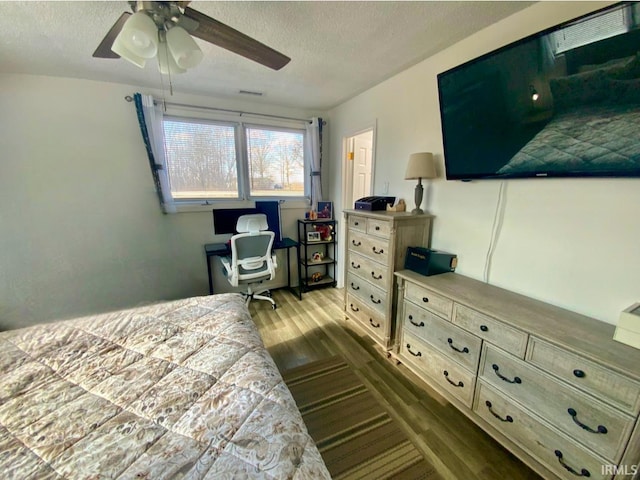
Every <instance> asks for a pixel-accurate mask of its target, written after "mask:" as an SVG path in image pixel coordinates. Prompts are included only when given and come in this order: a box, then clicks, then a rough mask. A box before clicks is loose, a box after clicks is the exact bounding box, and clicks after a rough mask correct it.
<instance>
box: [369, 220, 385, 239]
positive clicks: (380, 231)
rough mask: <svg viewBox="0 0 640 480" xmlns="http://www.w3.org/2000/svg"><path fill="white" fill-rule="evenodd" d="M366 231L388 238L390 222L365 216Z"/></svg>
mask: <svg viewBox="0 0 640 480" xmlns="http://www.w3.org/2000/svg"><path fill="white" fill-rule="evenodd" d="M367 233H368V234H369V235H376V236H378V237H384V238H389V236H390V235H391V223H390V222H389V221H387V220H378V219H375V218H367Z"/></svg>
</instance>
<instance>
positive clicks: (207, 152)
mask: <svg viewBox="0 0 640 480" xmlns="http://www.w3.org/2000/svg"><path fill="white" fill-rule="evenodd" d="M163 125H164V144H165V156H166V174H167V176H168V183H169V186H170V190H171V196H172V198H173V199H174V200H176V201H177V202H180V201H189V200H191V201H194V200H198V201H202V200H215V199H239V198H249V197H254V198H256V197H278V198H283V197H285V198H286V197H297V198H300V197H304V196H306V195H307V194H308V186H307V183H308V182H307V181H306V179H307V177H308V175H305V172H308V171H309V170H308V168H307V166H306V162H305V154H304V152H305V130H304V129H295V128H282V127H273V126H264V125H246V124H243V123H235V122H217V121H208V120H200V119H186V118H178V117H165V118H164V120H163Z"/></svg>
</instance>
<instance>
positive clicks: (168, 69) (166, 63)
mask: <svg viewBox="0 0 640 480" xmlns="http://www.w3.org/2000/svg"><path fill="white" fill-rule="evenodd" d="M158 68H159V69H160V73H161V74H162V75H174V74H177V73H185V72H186V71H187V70H186V69H184V68H180V67H179V66H178V64H177V63H176V61H175V60H174V59H173V56H172V55H171V54H170V53H169V50H168V48H167V44H166V42H160V43H159V44H158Z"/></svg>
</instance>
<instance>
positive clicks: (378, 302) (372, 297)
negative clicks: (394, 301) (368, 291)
mask: <svg viewBox="0 0 640 480" xmlns="http://www.w3.org/2000/svg"><path fill="white" fill-rule="evenodd" d="M369 297H371V301H372V302H373V303H375V304H376V305H377V304H380V303H382V300H376V299H375V297H374V296H373V295H369Z"/></svg>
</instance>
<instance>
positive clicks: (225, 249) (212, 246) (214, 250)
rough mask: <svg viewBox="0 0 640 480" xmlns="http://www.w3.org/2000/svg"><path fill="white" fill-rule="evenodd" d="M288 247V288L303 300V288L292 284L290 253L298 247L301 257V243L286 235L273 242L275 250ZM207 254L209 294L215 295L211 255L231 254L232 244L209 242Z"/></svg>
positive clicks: (297, 256)
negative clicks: (294, 286) (296, 287)
mask: <svg viewBox="0 0 640 480" xmlns="http://www.w3.org/2000/svg"><path fill="white" fill-rule="evenodd" d="M285 248H286V249H287V288H288V289H289V291H290V292H291V293H293V294H294V295H297V296H298V300H302V289H300V288H298V291H297V292H296V291H295V289H294V288H293V287H292V286H291V268H290V267H291V266H290V264H289V256H290V255H289V253H290V252H291V249H292V248H295V249H296V259H298V258H299V257H300V244H299V243H298V242H296V241H295V240H292V239H291V238H288V237H285V238H283V239H282V240H280V241H278V242H274V243H273V250H282V249H285ZM204 251H205V253H206V255H207V274H208V275H209V295H213V275H212V273H211V261H210V260H211V257H226V256H229V255H231V245H230V244H228V243H207V244H206V245H205V246H204Z"/></svg>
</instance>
